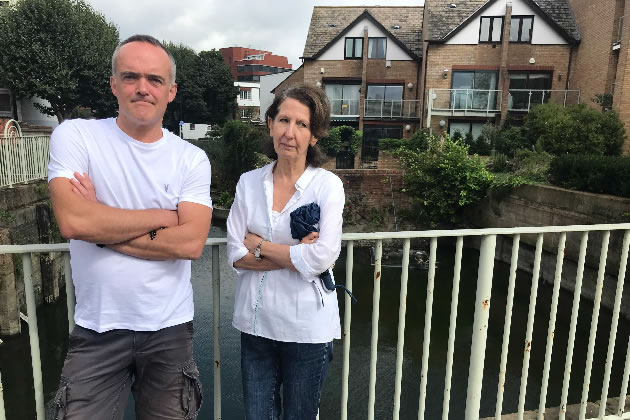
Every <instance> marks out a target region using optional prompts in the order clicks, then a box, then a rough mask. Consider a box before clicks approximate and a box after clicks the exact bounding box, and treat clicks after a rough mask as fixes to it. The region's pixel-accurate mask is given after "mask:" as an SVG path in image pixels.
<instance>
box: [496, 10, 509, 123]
mask: <svg viewBox="0 0 630 420" xmlns="http://www.w3.org/2000/svg"><path fill="white" fill-rule="evenodd" d="M511 25H512V3H511V2H508V3H507V4H506V5H505V21H504V23H503V40H502V42H501V67H500V70H499V89H500V90H501V117H500V120H499V125H502V124H503V122H504V121H505V119H506V118H507V114H508V96H509V94H510V91H509V89H510V77H509V75H508V53H509V45H510V26H511Z"/></svg>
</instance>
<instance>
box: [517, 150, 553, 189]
mask: <svg viewBox="0 0 630 420" xmlns="http://www.w3.org/2000/svg"><path fill="white" fill-rule="evenodd" d="M552 159H553V156H552V155H550V154H549V153H547V152H534V151H531V150H524V149H522V150H519V151H517V152H516V154H515V155H514V158H513V159H512V160H511V161H510V165H511V167H512V173H513V174H514V175H515V176H518V177H522V178H525V179H527V180H529V181H531V182H547V178H548V174H549V165H550V164H551V160H552Z"/></svg>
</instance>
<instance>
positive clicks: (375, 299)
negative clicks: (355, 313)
mask: <svg viewBox="0 0 630 420" xmlns="http://www.w3.org/2000/svg"><path fill="white" fill-rule="evenodd" d="M382 256H383V240H382V239H378V240H377V241H376V252H375V255H374V292H373V295H372V340H371V344H370V387H369V394H368V420H374V403H375V402H376V360H377V357H376V356H377V348H378V317H379V305H380V301H381V258H382Z"/></svg>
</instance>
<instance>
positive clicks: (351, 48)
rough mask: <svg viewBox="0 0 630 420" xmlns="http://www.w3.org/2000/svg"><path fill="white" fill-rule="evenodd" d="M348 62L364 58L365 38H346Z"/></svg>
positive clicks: (346, 57)
mask: <svg viewBox="0 0 630 420" xmlns="http://www.w3.org/2000/svg"><path fill="white" fill-rule="evenodd" d="M344 57H345V59H346V60H351V59H355V58H361V57H363V38H346V49H345V55H344Z"/></svg>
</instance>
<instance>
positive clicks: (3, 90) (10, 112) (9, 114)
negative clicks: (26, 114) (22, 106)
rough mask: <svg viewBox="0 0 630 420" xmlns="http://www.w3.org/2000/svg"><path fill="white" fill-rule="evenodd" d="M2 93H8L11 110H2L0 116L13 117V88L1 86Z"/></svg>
mask: <svg viewBox="0 0 630 420" xmlns="http://www.w3.org/2000/svg"><path fill="white" fill-rule="evenodd" d="M0 94H2V95H7V96H8V97H9V110H8V111H3V110H0V117H3V118H6V117H8V118H13V111H14V109H13V95H12V93H11V89H6V88H0Z"/></svg>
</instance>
